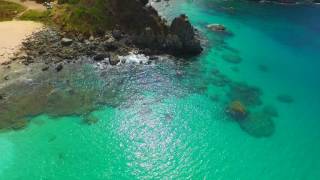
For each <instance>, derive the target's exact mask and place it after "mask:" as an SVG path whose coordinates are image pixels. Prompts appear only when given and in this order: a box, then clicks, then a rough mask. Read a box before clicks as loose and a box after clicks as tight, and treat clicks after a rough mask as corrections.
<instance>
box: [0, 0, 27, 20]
mask: <svg viewBox="0 0 320 180" xmlns="http://www.w3.org/2000/svg"><path fill="white" fill-rule="evenodd" d="M25 9H26V8H25V7H23V6H21V5H19V4H16V3H12V2H7V1H2V0H0V21H9V20H12V18H14V17H15V16H16V15H18V14H19V13H21V12H23V11H24V10H25Z"/></svg>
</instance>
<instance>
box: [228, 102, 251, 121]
mask: <svg viewBox="0 0 320 180" xmlns="http://www.w3.org/2000/svg"><path fill="white" fill-rule="evenodd" d="M226 113H227V114H228V115H230V116H231V117H232V118H234V119H235V120H243V119H245V118H246V117H247V115H248V112H247V109H246V107H245V106H244V105H243V104H242V103H241V102H240V101H233V102H231V103H230V104H229V106H228V108H227V110H226Z"/></svg>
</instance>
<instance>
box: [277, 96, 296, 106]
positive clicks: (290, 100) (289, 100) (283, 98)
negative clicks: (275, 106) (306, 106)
mask: <svg viewBox="0 0 320 180" xmlns="http://www.w3.org/2000/svg"><path fill="white" fill-rule="evenodd" d="M277 100H278V101H279V102H282V103H287V104H290V103H293V101H294V100H293V98H292V97H291V96H289V95H286V94H281V95H278V96H277Z"/></svg>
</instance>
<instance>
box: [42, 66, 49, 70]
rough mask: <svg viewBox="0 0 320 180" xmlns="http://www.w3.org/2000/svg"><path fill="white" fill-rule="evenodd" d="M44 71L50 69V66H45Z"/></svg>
mask: <svg viewBox="0 0 320 180" xmlns="http://www.w3.org/2000/svg"><path fill="white" fill-rule="evenodd" d="M41 70H42V71H48V70H49V66H45V67H43V68H42V69H41Z"/></svg>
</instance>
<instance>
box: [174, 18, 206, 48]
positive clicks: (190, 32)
mask: <svg viewBox="0 0 320 180" xmlns="http://www.w3.org/2000/svg"><path fill="white" fill-rule="evenodd" d="M170 33H171V34H173V35H176V36H178V37H179V40H180V42H181V44H182V48H181V49H176V50H177V51H180V52H182V53H187V54H199V53H201V52H202V47H201V44H200V40H199V38H198V36H197V34H196V32H195V29H194V27H193V26H192V25H191V23H190V21H189V19H188V17H187V16H186V15H184V14H182V15H180V16H179V17H176V18H175V19H174V20H173V21H172V24H171V26H170Z"/></svg>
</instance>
